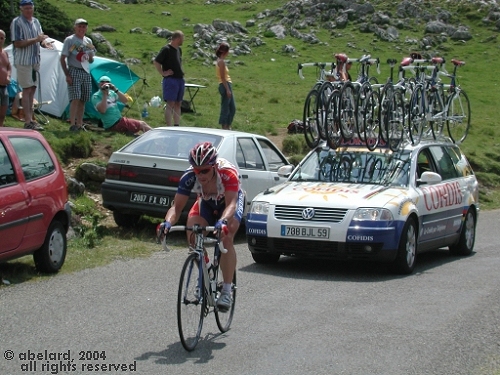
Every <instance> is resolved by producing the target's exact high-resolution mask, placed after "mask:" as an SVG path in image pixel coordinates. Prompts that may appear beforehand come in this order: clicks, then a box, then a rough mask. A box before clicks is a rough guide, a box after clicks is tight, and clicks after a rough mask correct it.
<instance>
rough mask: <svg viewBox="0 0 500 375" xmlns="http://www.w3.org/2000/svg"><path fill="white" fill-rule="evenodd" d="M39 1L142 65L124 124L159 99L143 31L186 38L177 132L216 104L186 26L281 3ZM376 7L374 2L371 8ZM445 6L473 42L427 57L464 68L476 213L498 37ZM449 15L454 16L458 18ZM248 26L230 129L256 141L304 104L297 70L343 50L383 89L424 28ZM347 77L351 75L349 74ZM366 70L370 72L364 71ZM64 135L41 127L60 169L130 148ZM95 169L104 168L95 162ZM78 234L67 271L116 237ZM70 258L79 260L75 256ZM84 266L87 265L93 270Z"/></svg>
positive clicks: (492, 156) (233, 65)
mask: <svg viewBox="0 0 500 375" xmlns="http://www.w3.org/2000/svg"><path fill="white" fill-rule="evenodd" d="M40 1H47V2H49V3H51V4H52V5H54V6H57V7H58V8H59V9H60V10H61V11H62V12H65V13H66V14H67V15H68V17H69V19H71V20H74V19H76V18H79V17H83V18H85V19H87V20H88V21H89V32H88V34H90V33H91V31H92V29H93V28H94V27H97V26H99V25H104V24H106V25H111V26H113V27H114V28H116V30H117V31H116V32H102V34H103V35H104V36H105V37H106V38H107V40H108V41H109V42H110V43H111V44H112V45H113V46H114V47H115V48H117V49H118V50H119V52H120V56H121V59H126V58H136V59H140V60H141V61H142V63H141V64H138V65H131V68H132V70H133V71H134V72H135V73H136V74H138V75H139V76H140V77H141V80H139V81H138V83H137V84H136V85H135V86H134V87H133V88H132V89H131V90H130V91H129V94H130V95H131V96H132V97H133V98H134V100H135V102H134V103H133V105H132V108H131V109H130V110H129V111H128V112H127V113H126V116H128V117H134V118H140V112H141V110H142V107H143V105H144V103H146V102H148V101H149V100H150V99H151V98H152V97H154V96H157V95H158V96H161V86H160V76H159V74H158V73H157V72H156V70H155V69H154V66H153V64H152V63H151V59H152V56H153V55H154V54H156V53H157V52H158V51H159V50H160V48H161V47H162V46H163V45H164V44H166V43H167V40H165V39H162V38H159V37H157V36H156V35H154V34H153V33H152V32H151V30H152V28H153V27H155V26H158V27H162V28H166V29H169V30H171V31H173V30H176V29H180V30H182V31H183V32H184V33H185V35H186V38H185V41H184V45H183V66H184V70H185V73H186V77H185V78H186V81H187V82H188V83H196V84H201V85H204V86H206V88H205V89H201V90H200V91H199V93H198V95H197V96H196V99H195V102H196V109H197V113H196V114H183V116H182V120H181V125H186V126H198V127H219V125H218V117H219V109H220V103H219V100H220V99H219V94H218V91H217V85H218V84H217V81H216V78H215V67H214V66H213V65H209V66H205V65H203V63H202V62H203V61H202V60H199V59H198V60H196V59H192V55H193V51H194V47H193V43H194V41H195V40H194V38H193V26H194V25H195V24H197V23H202V24H211V23H212V21H213V20H214V19H221V20H224V21H228V22H232V21H238V22H240V23H241V24H242V25H243V26H245V24H246V21H247V20H249V19H256V17H255V16H256V14H258V13H259V12H261V11H263V10H265V9H271V10H273V9H276V8H278V7H281V6H282V5H283V4H284V3H285V2H284V1H276V0H271V1H265V2H254V3H247V2H244V1H239V0H236V1H234V2H232V3H226V4H212V5H206V4H205V1H204V0H190V1H180V0H178V1H168V2H167V1H154V0H150V1H145V0H142V1H141V0H139V4H135V5H134V4H121V3H117V2H115V1H110V0H102V1H100V3H101V4H105V5H107V6H109V7H110V8H111V10H110V11H101V10H97V9H91V8H89V7H88V6H86V5H84V4H83V3H82V2H79V1H75V2H72V1H59V0H40ZM376 3H381V4H382V5H376ZM390 4H391V5H389V3H388V2H383V1H378V2H375V6H376V8H377V7H378V6H380V8H381V9H384V8H386V9H390V10H392V11H394V9H393V8H394V6H393V5H392V3H390ZM425 4H427V5H426V6H438V5H440V6H442V7H446V6H447V5H446V3H444V2H437V1H428V2H427V3H425ZM425 4H424V5H425ZM451 6H453V9H451V12H452V14H453V15H454V17H455V23H457V24H458V23H463V24H467V25H468V26H469V27H470V30H471V32H472V34H473V39H472V40H470V41H467V42H461V41H457V42H454V41H451V40H450V39H448V41H447V42H446V43H444V44H442V45H441V46H439V47H437V48H436V49H435V50H433V51H428V52H435V53H436V54H439V55H441V56H443V57H445V58H446V59H447V60H448V61H449V60H451V59H452V58H457V59H461V60H464V61H466V65H465V66H464V67H462V68H460V69H459V70H458V81H459V83H460V84H461V85H462V87H463V88H464V89H465V90H466V91H467V93H468V95H469V98H470V100H471V108H472V127H471V131H470V133H469V136H468V137H467V139H466V140H465V142H464V143H463V145H462V146H461V147H462V149H463V150H464V152H465V153H466V155H467V156H468V158H469V160H470V162H471V163H472V165H473V167H474V170H475V171H476V173H477V176H478V179H479V181H480V184H481V188H480V201H481V208H482V209H494V208H499V207H500V177H499V176H500V147H499V139H500V126H499V125H500V124H499V122H500V120H499V119H498V116H497V108H498V107H497V106H498V105H497V101H498V99H497V97H498V94H499V92H500V91H499V88H498V83H497V80H496V77H497V76H498V73H499V70H500V67H499V66H498V64H497V61H499V60H500V59H499V57H500V56H499V55H500V43H499V42H498V41H497V39H496V36H497V34H498V32H497V31H495V30H493V29H492V27H487V26H484V25H483V24H482V23H481V18H482V17H483V16H484V14H481V13H479V12H478V11H477V9H473V8H471V7H470V6H469V8H463V7H462V8H457V7H456V4H454V3H453V4H451ZM454 9H460V10H461V12H462V13H461V18H459V17H458V15H457V13H456V11H455V10H454ZM162 12H169V13H170V15H162ZM256 21H257V22H256V26H254V27H249V28H248V31H249V37H250V36H259V37H260V38H262V39H263V40H264V41H265V45H263V46H260V47H252V53H251V54H249V55H243V56H234V55H230V57H229V68H230V74H231V78H232V80H233V82H234V84H233V87H234V93H235V99H236V105H237V112H236V117H235V121H234V124H233V129H235V130H242V131H247V132H253V133H258V134H263V135H276V134H278V132H279V130H283V129H285V128H286V127H287V125H288V124H289V122H290V121H292V120H293V119H301V118H302V110H303V104H304V99H305V97H306V95H307V93H308V91H309V89H310V88H311V87H312V86H313V84H314V83H315V80H316V73H317V72H316V71H315V69H314V68H305V69H304V76H305V79H303V80H302V79H300V78H299V76H298V74H297V65H298V63H305V62H320V61H321V62H331V61H332V60H333V54H334V53H337V52H344V53H347V54H348V55H349V56H351V57H360V56H361V55H363V54H366V53H370V54H371V55H372V57H378V58H380V60H381V61H382V64H381V72H380V74H379V75H376V76H377V77H378V79H379V81H380V82H383V81H385V80H386V79H387V77H388V76H389V68H388V66H387V64H384V63H383V62H385V61H386V60H387V59H388V58H395V59H397V60H398V61H400V60H401V59H402V58H403V57H404V56H407V55H408V54H409V53H410V52H412V51H420V48H419V47H418V45H413V44H407V43H406V42H405V38H406V37H407V36H408V37H410V38H413V39H420V38H422V37H423V26H424V24H423V23H421V24H414V25H411V30H410V29H408V30H399V32H400V39H399V40H400V41H399V42H392V43H389V42H382V41H380V40H377V39H376V38H375V37H374V36H373V35H372V34H362V33H359V32H357V31H356V29H357V28H356V26H354V27H352V25H351V26H348V27H347V28H346V29H342V30H334V31H333V32H330V31H327V30H324V29H321V28H319V27H315V28H313V29H311V30H301V31H302V32H310V31H314V33H315V35H316V36H317V37H318V38H319V39H320V40H321V43H320V44H316V45H311V44H307V43H304V42H302V41H299V40H297V39H294V38H291V37H289V36H288V37H286V38H285V39H283V40H278V39H276V38H274V37H266V36H265V35H268V34H267V33H265V31H266V30H265V28H264V27H263V28H259V26H258V25H259V24H262V23H264V22H267V20H261V21H259V20H256ZM412 22H413V21H412ZM42 25H43V24H42ZM135 27H140V28H142V30H143V31H144V33H143V34H134V33H130V30H131V29H132V28H135ZM487 40H490V41H487ZM288 44H289V45H292V46H294V47H295V49H296V52H295V53H292V54H288V53H284V52H282V48H283V46H285V45H288ZM233 46H234V44H233ZM420 52H422V51H420ZM447 68H448V70H451V64H447ZM353 70H354V69H353ZM351 73H352V75H353V76H355V72H354V71H351ZM371 73H375V71H374V70H372V72H371ZM143 82H146V83H147V85H145V84H143ZM147 121H148V122H149V123H150V125H152V126H153V127H157V126H162V125H164V117H163V112H162V109H161V108H153V107H150V108H149V117H148V119H147ZM6 123H7V126H14V127H21V126H22V123H20V122H19V121H17V120H15V119H13V118H11V117H9V118H7V121H6ZM68 128H69V125H68V124H67V123H66V122H65V121H62V120H60V119H54V118H50V123H49V124H48V125H47V126H46V131H45V132H44V135H45V137H46V138H47V139H48V140H49V142H50V143H51V145H52V146H53V148H54V149H55V150H56V152H57V154H58V156H59V158H60V160H61V162H62V163H63V164H68V163H75V158H76V159H78V160H79V159H86V158H91V154H92V149H93V147H95V146H96V145H97V144H101V145H102V144H104V145H108V146H109V147H110V148H111V149H112V150H116V149H118V148H119V147H121V146H122V145H124V144H125V143H127V142H128V141H130V138H129V137H126V136H124V135H120V134H114V133H100V132H88V133H80V134H74V133H70V132H69V131H68ZM288 155H289V156H291V158H292V159H293V158H295V157H294V156H293V155H291V152H288ZM100 162H105V161H103V160H100ZM75 202H76V203H77V205H76V207H80V206H88V205H89V203H88V202H83V203H82V204H78V203H79V202H78V200H76V201H75ZM91 203H92V202H91ZM94 204H95V203H94ZM90 211H91V209H90ZM76 212H77V213H78V214H79V215H81V216H83V217H84V218H86V221H87V222H90V223H92V222H94V221H95V217H93V214H92V213H89V209H88V208H86V209H85V210H83V211H82V212H78V208H77V210H76ZM144 225H146V226H147V228H149V229H148V233H149V230H150V229H151V228H153V229H151V230H154V226H152V225H151V222H149V223H147V222H146V224H144ZM87 229H88V230H87V231H86V232H85V233H87V234H86V235H87V237H85V233H83V236H82V237H81V239H79V240H78V241H70V248H71V252H72V253H74V255H72V256H71V257H70V258H69V259H68V262H67V263H68V264H66V265H65V266H64V267H63V268H68V269H70V270H73V269H74V268H73V266H72V265H70V264H71V263H73V264H76V265H77V266H76V268H79V267H80V268H85V265H86V264H88V262H87V261H86V260H85V259H86V257H88V256H89V254H88V253H87V252H86V250H85V249H86V248H87V247H89V241H90V242H91V243H92V245H93V246H94V247H95V248H94V250H89V251H101V252H106V251H107V250H106V247H107V245H109V244H110V243H113V239H112V238H113V237H114V236H116V233H114V232H104V233H102V237H101V238H95V237H92V235H90V234H89V233H91V232H92V231H94V229H96V228H95V225H94V224H89V227H88V228H87ZM151 233H153V232H151ZM141 236H142V235H141ZM84 237H85V238H84ZM110 238H111V240H110ZM85 241H87V243H86V242H85ZM119 243H121V244H122V246H124V247H126V248H127V249H129V252H128V254H129V255H130V256H134V255H133V254H137V255H138V256H140V255H141V254H147V253H148V250H147V249H146V248H150V247H151V246H153V243H152V241H151V243H149V242H147V241H146V242H144V241H143V242H142V244H141V243H133V244H130V241H128V239H127V241H123V240H122V239H120V242H119ZM125 243H127V244H125ZM153 248H156V247H153ZM109 253H110V254H109V256H108V257H104V258H100V257H99V258H100V259H101V260H100V261H99V262H100V263H106V262H108V261H110V260H112V259H115V257H116V256H117V255H116V254H115V253H114V252H112V251H110V252H109ZM78 254H80V256H77V255H78ZM73 256H75V258H73ZM118 256H119V255H118ZM28 262H31V260H29V261H28ZM92 265H95V264H93V263H92Z"/></svg>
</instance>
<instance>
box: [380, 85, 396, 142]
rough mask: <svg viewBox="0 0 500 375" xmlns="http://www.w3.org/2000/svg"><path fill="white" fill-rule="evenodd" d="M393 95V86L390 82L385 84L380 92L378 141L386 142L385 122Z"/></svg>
mask: <svg viewBox="0 0 500 375" xmlns="http://www.w3.org/2000/svg"><path fill="white" fill-rule="evenodd" d="M393 94H394V86H393V85H392V83H391V82H388V83H386V84H385V85H384V86H383V87H382V89H381V90H380V116H379V119H380V139H381V140H382V141H383V142H387V139H386V137H387V121H388V112H389V111H390V108H389V107H390V100H391V98H392V96H393Z"/></svg>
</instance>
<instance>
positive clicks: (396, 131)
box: [385, 90, 406, 151]
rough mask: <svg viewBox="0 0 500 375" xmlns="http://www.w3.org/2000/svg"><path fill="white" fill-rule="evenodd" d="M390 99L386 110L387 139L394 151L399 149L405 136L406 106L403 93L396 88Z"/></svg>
mask: <svg viewBox="0 0 500 375" xmlns="http://www.w3.org/2000/svg"><path fill="white" fill-rule="evenodd" d="M388 99H389V107H388V111H387V112H386V114H385V115H386V116H387V117H386V124H387V136H386V141H387V143H388V145H389V148H390V149H391V150H392V151H397V150H398V149H399V147H400V146H401V143H403V140H404V138H405V133H406V132H405V126H404V121H405V106H404V100H403V95H402V94H401V92H400V91H399V90H394V91H393V92H392V95H391V97H390V98H388Z"/></svg>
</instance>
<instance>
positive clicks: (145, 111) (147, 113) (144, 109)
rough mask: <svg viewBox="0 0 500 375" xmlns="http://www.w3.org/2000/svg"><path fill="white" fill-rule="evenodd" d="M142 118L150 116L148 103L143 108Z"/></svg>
mask: <svg viewBox="0 0 500 375" xmlns="http://www.w3.org/2000/svg"><path fill="white" fill-rule="evenodd" d="M141 115H142V118H146V117H148V116H149V112H148V103H144V107H143V108H142V114H141Z"/></svg>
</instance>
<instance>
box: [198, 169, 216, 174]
mask: <svg viewBox="0 0 500 375" xmlns="http://www.w3.org/2000/svg"><path fill="white" fill-rule="evenodd" d="M211 170H212V168H205V169H194V174H207V173H208V172H210V171H211Z"/></svg>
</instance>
